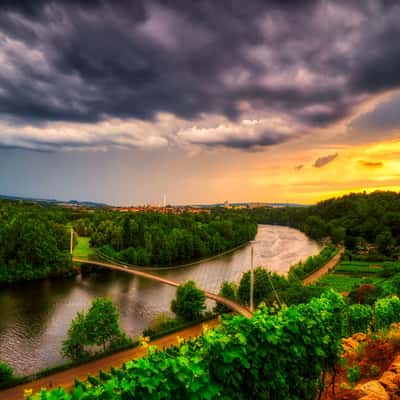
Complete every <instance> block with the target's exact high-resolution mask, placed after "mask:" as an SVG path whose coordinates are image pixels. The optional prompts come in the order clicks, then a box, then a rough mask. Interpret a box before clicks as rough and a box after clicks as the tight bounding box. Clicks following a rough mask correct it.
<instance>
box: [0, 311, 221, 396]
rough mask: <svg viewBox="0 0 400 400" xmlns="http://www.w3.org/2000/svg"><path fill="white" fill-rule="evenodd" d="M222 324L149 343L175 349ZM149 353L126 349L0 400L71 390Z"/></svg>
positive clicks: (10, 392)
mask: <svg viewBox="0 0 400 400" xmlns="http://www.w3.org/2000/svg"><path fill="white" fill-rule="evenodd" d="M219 324H220V319H219V318H214V319H212V320H210V321H208V322H206V323H199V324H196V325H194V326H192V327H190V328H185V329H183V330H180V331H177V332H174V333H172V334H169V335H167V336H164V337H162V338H160V339H156V340H153V341H151V342H150V343H149V345H150V346H155V347H157V348H158V349H160V350H162V349H166V348H168V347H172V346H176V345H178V344H179V341H180V340H181V339H185V340H187V339H190V338H194V337H197V336H200V335H201V334H202V333H203V330H204V327H205V325H207V327H208V328H210V329H212V328H214V327H216V326H218V325H219ZM146 354H147V349H146V348H145V347H142V346H139V347H135V348H133V349H130V350H124V351H121V352H118V353H115V354H112V355H110V356H107V357H103V358H100V359H98V360H95V361H92V362H89V363H86V364H82V365H79V366H77V367H74V368H70V369H68V370H66V371H62V372H57V373H55V374H51V375H49V376H46V377H44V378H41V379H38V380H36V381H33V382H29V383H25V384H22V385H18V386H15V387H12V388H9V389H5V390H1V391H0V399H4V400H23V399H24V391H25V390H32V391H33V393H35V392H38V391H40V390H41V389H42V388H47V389H50V388H54V387H58V386H61V387H62V388H64V389H67V390H70V389H71V388H72V386H73V385H74V381H75V378H78V379H81V380H86V377H87V375H88V374H91V375H97V374H98V373H99V372H100V370H104V371H108V370H109V369H110V368H111V367H116V368H118V367H121V366H122V364H124V363H125V362H127V361H129V360H133V359H137V358H141V357H144V356H145V355H146Z"/></svg>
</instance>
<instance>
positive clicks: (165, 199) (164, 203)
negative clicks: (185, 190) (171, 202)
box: [163, 193, 167, 208]
mask: <svg viewBox="0 0 400 400" xmlns="http://www.w3.org/2000/svg"><path fill="white" fill-rule="evenodd" d="M163 206H164V208H165V207H167V195H166V194H165V193H164V202H163Z"/></svg>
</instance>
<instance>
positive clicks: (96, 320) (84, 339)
mask: <svg viewBox="0 0 400 400" xmlns="http://www.w3.org/2000/svg"><path fill="white" fill-rule="evenodd" d="M118 319H119V315H118V312H117V310H116V308H115V306H114V304H113V303H112V301H111V300H110V299H106V298H97V299H95V300H93V302H92V305H91V307H90V309H89V311H88V312H87V313H86V314H84V313H81V312H80V313H78V314H77V316H76V318H75V319H74V320H73V321H72V323H71V326H70V327H69V329H68V337H67V339H66V340H65V341H64V342H63V348H62V353H63V356H64V357H69V358H71V359H73V360H79V359H82V358H84V357H87V356H88V355H89V351H88V349H87V348H88V346H102V347H103V351H106V348H107V345H108V346H109V347H111V348H112V347H121V346H124V345H126V344H128V343H130V342H132V341H131V339H130V338H129V337H127V336H126V335H125V333H123V332H121V330H120V327H119V325H118Z"/></svg>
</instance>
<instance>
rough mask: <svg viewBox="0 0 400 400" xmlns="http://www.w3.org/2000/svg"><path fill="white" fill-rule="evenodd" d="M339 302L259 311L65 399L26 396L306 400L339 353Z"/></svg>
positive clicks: (333, 298)
mask: <svg viewBox="0 0 400 400" xmlns="http://www.w3.org/2000/svg"><path fill="white" fill-rule="evenodd" d="M339 297H340V296H337V295H334V294H330V295H328V296H327V297H324V298H321V299H313V300H312V301H311V302H310V303H309V304H304V305H300V306H293V307H289V308H287V309H283V310H282V311H280V312H279V313H277V314H275V315H270V314H269V310H268V309H266V308H264V309H261V310H260V311H257V312H256V313H255V315H254V317H253V318H252V319H246V318H244V317H242V316H238V317H235V318H229V319H227V320H226V321H224V322H223V325H222V326H221V327H219V328H217V329H215V330H211V331H207V332H206V333H205V335H204V336H202V337H199V338H197V339H196V340H194V341H188V342H184V343H182V344H181V346H180V347H177V348H175V349H171V350H168V351H166V352H160V351H155V350H152V349H150V350H149V353H148V356H147V357H145V358H142V359H138V360H133V361H129V362H128V363H126V365H125V368H123V369H112V370H111V375H112V378H110V379H108V377H107V376H104V375H102V378H103V379H105V381H102V380H101V379H97V378H91V379H90V383H83V382H77V385H76V386H75V388H74V389H73V391H72V393H71V394H67V393H66V392H64V391H63V390H62V389H54V390H53V391H52V392H46V391H42V393H41V394H37V395H35V396H34V399H35V400H36V399H40V400H50V399H53V398H60V399H61V398H63V399H65V400H70V399H75V398H76V399H79V398H87V399H91V400H100V399H105V398H107V399H117V398H118V399H120V398H122V399H149V398H152V399H174V400H186V399H206V398H208V399H215V398H224V399H235V400H247V399H259V398H265V399H304V400H311V399H314V398H315V396H316V393H317V391H318V390H319V387H320V384H321V377H322V373H323V370H324V368H325V367H326V365H327V363H328V362H330V360H331V359H332V356H334V355H336V354H338V353H339V349H340V344H341V342H340V332H339V331H338V327H339V325H338V316H337V315H335V314H336V313H338V311H339V309H340V307H341V304H342V301H341V300H340V298H339ZM338 304H339V308H338ZM338 315H340V313H339V314H338ZM339 330H340V329H339ZM334 359H335V357H334ZM57 396H58V397H57Z"/></svg>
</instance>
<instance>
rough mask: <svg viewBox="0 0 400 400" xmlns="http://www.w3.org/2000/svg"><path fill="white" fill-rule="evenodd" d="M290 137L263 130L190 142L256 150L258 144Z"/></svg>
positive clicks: (271, 144) (273, 143)
mask: <svg viewBox="0 0 400 400" xmlns="http://www.w3.org/2000/svg"><path fill="white" fill-rule="evenodd" d="M289 139H290V137H288V136H283V135H281V134H279V133H275V132H269V131H264V132H261V133H260V134H258V135H257V136H247V135H245V134H243V135H242V136H239V135H226V136H225V137H222V138H220V139H219V138H218V137H217V138H216V139H204V140H202V139H192V140H190V143H192V144H198V145H203V146H208V147H229V148H233V149H243V150H256V148H257V147H258V146H273V145H275V144H280V143H284V142H286V141H288V140H289Z"/></svg>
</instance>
